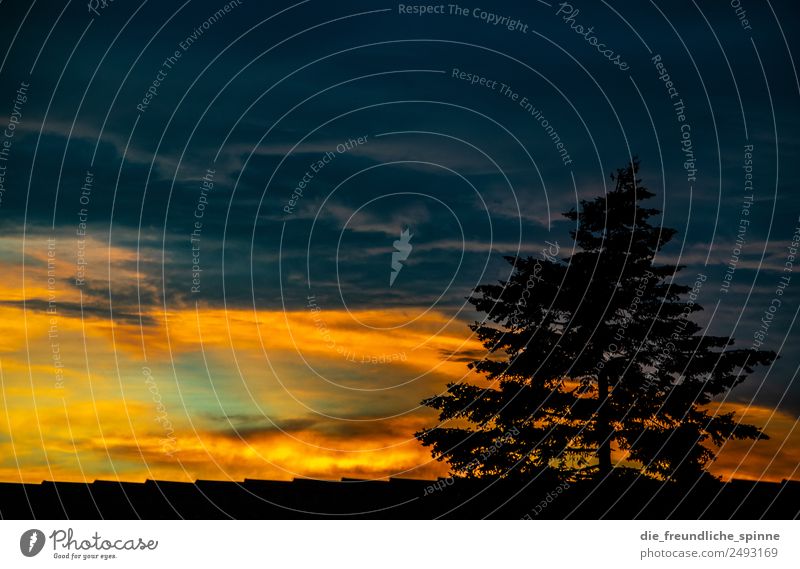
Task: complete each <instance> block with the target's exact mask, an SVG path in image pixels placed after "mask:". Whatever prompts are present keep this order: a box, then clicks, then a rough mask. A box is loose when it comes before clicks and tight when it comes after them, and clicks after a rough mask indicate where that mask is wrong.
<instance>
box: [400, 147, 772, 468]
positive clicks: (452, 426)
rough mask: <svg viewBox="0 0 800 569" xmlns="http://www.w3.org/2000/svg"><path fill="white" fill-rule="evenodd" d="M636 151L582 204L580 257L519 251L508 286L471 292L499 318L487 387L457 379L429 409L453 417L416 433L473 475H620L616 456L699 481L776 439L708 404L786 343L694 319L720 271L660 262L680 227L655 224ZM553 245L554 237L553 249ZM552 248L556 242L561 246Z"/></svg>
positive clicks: (488, 334)
mask: <svg viewBox="0 0 800 569" xmlns="http://www.w3.org/2000/svg"><path fill="white" fill-rule="evenodd" d="M638 169H639V164H638V161H636V160H634V161H633V162H631V164H630V165H629V166H628V167H626V168H623V169H619V170H617V173H616V175H612V176H611V179H612V181H613V182H614V184H615V187H614V189H613V190H612V191H610V192H608V193H607V194H606V195H605V196H601V197H597V198H595V199H594V200H592V201H586V200H584V201H582V202H581V211H580V212H578V211H575V210H574V209H573V210H571V211H569V212H567V213H565V214H564V215H565V216H566V217H567V218H568V219H570V220H572V221H574V222H575V230H573V231H571V232H570V235H571V237H572V238H573V240H574V241H575V252H574V254H572V256H571V257H568V258H564V259H557V258H555V257H554V256H552V255H549V254H547V253H544V254H542V255H540V256H539V257H527V258H521V257H518V258H517V257H507V260H508V261H509V262H510V263H511V264H512V265H513V267H514V270H513V272H512V275H511V277H510V278H509V279H508V281H507V282H500V283H499V284H489V285H482V286H479V287H477V288H476V289H475V291H474V293H473V294H472V296H471V297H470V299H469V301H470V302H471V303H472V304H473V305H474V306H475V308H476V309H477V310H478V311H479V312H482V313H485V314H486V317H485V319H484V321H482V322H475V323H474V324H472V325H471V326H470V328H471V329H472V330H473V331H474V332H475V334H476V336H477V337H478V338H479V339H480V341H481V342H482V343H483V344H484V346H485V347H486V349H487V353H486V355H485V356H484V357H483V358H482V359H480V360H477V361H474V362H472V363H471V364H469V365H470V367H471V368H473V369H474V370H476V371H477V372H478V373H480V374H482V375H484V376H485V378H486V379H487V380H488V381H489V383H488V384H487V385H485V386H478V385H473V384H470V383H450V384H448V386H447V391H446V392H444V393H443V394H441V395H437V396H434V397H431V398H428V399H426V400H424V401H423V404H424V405H427V406H429V407H432V408H433V409H436V410H438V411H439V419H440V423H441V424H440V425H439V426H438V427H436V428H432V429H427V430H423V431H421V432H418V433H416V436H417V438H418V439H419V440H420V441H421V442H422V444H423V445H425V446H430V447H431V448H432V454H433V456H434V457H435V458H437V459H438V460H446V461H448V462H449V464H450V467H451V469H452V471H453V473H454V474H456V475H458V476H463V477H478V478H481V477H501V476H502V477H510V476H523V477H524V476H530V475H531V474H532V473H534V472H539V471H541V470H542V469H545V468H551V469H552V468H554V469H556V471H557V472H559V473H560V474H561V475H563V476H569V477H575V476H582V475H592V474H598V473H599V474H600V475H606V474H608V473H609V472H610V471H611V469H612V451H615V453H614V456H615V457H616V458H617V459H618V460H619V459H622V460H621V461H620V462H621V463H622V464H624V465H626V466H627V467H633V468H638V469H639V470H641V471H642V472H643V473H644V474H646V475H649V476H654V477H657V478H661V479H672V480H691V479H696V477H697V476H699V475H700V474H701V473H702V472H703V471H704V469H705V467H706V466H707V465H708V463H709V462H710V461H711V460H712V459H713V456H714V453H713V452H712V449H711V448H709V443H711V445H719V444H721V443H722V442H723V441H725V440H726V439H729V438H734V439H759V438H767V437H766V435H765V434H763V433H762V432H761V431H760V430H759V429H758V428H756V427H754V426H752V425H744V424H739V423H738V420H737V418H736V417H735V416H734V414H733V413H728V414H715V413H713V412H709V410H708V409H707V406H708V404H709V403H711V402H712V400H713V398H715V397H717V396H720V395H722V394H725V393H726V392H727V391H728V390H730V389H731V388H733V387H734V386H736V385H737V384H739V383H740V382H742V381H743V380H744V379H745V378H746V377H747V374H750V373H752V372H753V367H754V366H756V365H762V364H768V363H770V362H772V361H773V359H774V358H775V354H774V353H773V352H767V351H761V350H754V349H734V348H733V347H731V346H732V345H733V339H732V338H727V337H719V336H709V335H706V334H704V333H702V330H701V328H700V326H698V325H697V324H696V323H695V322H693V321H692V320H691V315H692V313H694V312H696V311H698V310H702V308H701V307H700V306H699V305H698V304H696V303H695V299H696V298H697V296H698V295H699V292H700V290H701V288H702V285H703V283H704V281H705V280H706V277H705V276H704V275H702V274H701V275H697V276H696V277H695V279H694V287H690V286H685V285H680V284H677V283H675V282H672V279H673V277H674V276H675V274H676V273H677V272H679V271H680V270H681V269H682V268H683V267H682V266H678V265H670V264H654V262H653V259H654V257H655V255H656V254H657V252H658V251H660V250H661V248H662V247H663V246H664V245H665V244H666V243H667V242H668V241H670V239H672V237H673V236H674V235H675V233H676V231H675V230H674V229H669V228H663V227H654V226H653V225H651V224H650V223H649V219H650V218H651V217H653V216H654V215H657V214H659V213H660V212H659V210H656V209H650V208H645V207H642V206H641V205H640V202H641V201H642V200H645V199H648V198H651V197H653V195H654V194H653V193H651V192H649V191H648V190H647V189H646V188H643V187H642V186H641V185H640V182H641V181H640V180H638V179H637V178H636V176H637V173H638ZM551 248H552V247H551ZM551 253H552V251H551Z"/></svg>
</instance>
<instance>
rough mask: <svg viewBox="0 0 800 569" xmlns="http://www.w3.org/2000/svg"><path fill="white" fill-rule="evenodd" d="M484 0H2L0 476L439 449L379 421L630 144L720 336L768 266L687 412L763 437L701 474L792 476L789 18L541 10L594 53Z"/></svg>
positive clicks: (188, 475)
mask: <svg viewBox="0 0 800 569" xmlns="http://www.w3.org/2000/svg"><path fill="white" fill-rule="evenodd" d="M486 4H487V5H488V4H489V3H486ZM491 4H492V8H491V10H490V11H491V12H492V13H496V14H498V15H501V16H505V15H508V16H513V17H514V18H517V19H519V20H520V21H522V22H525V23H526V24H527V26H528V27H527V31H526V32H522V31H520V30H516V31H514V30H509V29H507V28H506V27H504V26H503V25H493V24H492V23H490V22H488V21H487V20H486V19H482V18H481V17H473V16H458V15H450V14H428V15H421V16H420V15H410V14H403V13H401V11H400V10H399V8H398V4H397V3H394V4H392V3H381V2H377V3H376V2H366V1H363V2H355V1H345V2H334V3H331V2H322V1H317V0H310V1H306V2H299V3H283V2H268V3H259V2H254V1H253V0H242V1H241V2H238V3H237V2H236V1H234V2H230V3H227V4H226V3H225V2H222V1H221V0H220V1H219V2H209V1H188V2H186V3H183V4H181V3H175V4H174V7H173V6H172V5H170V6H166V5H165V4H164V3H158V2H143V3H141V4H140V3H127V2H113V3H109V4H108V5H107V6H106V7H105V8H102V9H101V10H98V11H97V12H96V13H90V12H88V11H87V9H86V3H78V4H74V3H70V4H69V5H67V6H66V8H64V6H63V5H61V4H60V3H50V2H47V3H45V2H40V3H35V4H34V5H32V7H31V5H30V4H29V3H27V2H5V3H3V4H2V6H0V10H2V13H3V17H2V18H0V28H2V34H0V45H2V52H3V53H4V58H3V59H2V62H0V77H2V81H0V122H2V124H0V128H3V129H6V130H5V133H6V134H5V137H4V138H3V135H2V134H0V168H3V170H0V176H2V180H0V182H2V185H1V186H0V275H2V279H0V394H2V403H1V404H0V481H16V482H18V481H25V482H39V481H41V480H80V481H82V480H89V481H91V480H95V479H121V480H144V479H146V478H150V479H153V478H158V479H169V480H194V479H220V480H228V479H233V480H241V479H243V478H245V477H247V478H271V479H291V478H294V477H303V476H306V477H318V478H326V479H328V478H330V479H339V478H341V477H358V478H383V477H387V476H400V477H414V478H433V477H436V476H439V475H444V474H445V473H446V472H447V466H446V465H445V464H442V463H438V462H436V461H432V460H431V458H430V453H429V450H428V449H425V448H423V447H422V446H421V445H420V444H419V443H418V442H417V441H416V440H415V439H414V437H413V433H414V432H416V431H418V430H420V429H422V428H426V427H430V426H433V425H435V424H436V416H435V414H434V413H432V412H431V411H430V410H429V409H424V408H422V407H420V405H419V403H420V401H421V400H422V399H423V398H425V397H429V396H431V395H433V394H436V393H439V392H441V391H442V390H443V389H444V387H445V384H446V383H447V382H448V381H459V380H469V381H475V382H481V381H483V380H482V379H481V378H480V377H477V376H475V375H473V374H472V372H471V371H470V370H469V369H468V368H467V366H466V364H467V363H468V362H469V361H470V359H472V358H475V357H480V356H481V355H482V354H483V351H482V346H481V344H480V343H479V342H478V341H477V339H476V338H474V337H473V336H472V335H471V332H470V330H469V328H468V327H467V325H468V324H469V323H470V322H472V321H474V320H475V319H476V318H480V315H478V314H476V313H474V312H473V311H472V310H471V306H470V305H469V304H467V303H466V300H465V299H466V297H467V296H468V295H469V293H470V291H471V290H472V289H473V288H474V287H475V286H476V285H478V284H481V283H490V282H496V281H497V280H502V279H503V278H505V277H507V276H508V271H509V269H510V267H509V265H508V264H507V263H506V262H505V261H504V260H503V255H514V254H517V253H520V254H524V255H535V254H538V252H539V251H540V250H541V249H542V248H543V247H545V246H546V242H550V243H553V242H557V243H558V244H559V246H560V248H561V251H562V256H567V255H568V254H569V252H570V250H571V248H572V241H571V239H570V237H569V230H570V228H571V225H570V223H571V222H569V221H568V220H567V219H565V218H564V217H563V216H562V215H561V213H562V212H564V211H566V210H568V209H569V208H571V207H574V206H576V203H577V200H579V199H588V198H592V197H594V196H597V195H602V194H603V192H604V191H607V190H609V189H610V187H609V178H608V175H609V173H610V172H612V171H613V170H614V169H615V168H617V167H621V166H623V165H625V163H626V161H628V160H629V158H630V156H631V155H638V156H639V158H640V159H641V163H642V171H641V174H642V178H643V183H644V185H646V186H647V187H648V188H649V189H650V190H651V191H653V192H654V193H655V194H656V197H655V198H654V199H653V200H652V203H651V204H648V205H651V206H652V207H656V208H658V209H661V210H663V212H664V213H663V223H664V225H665V226H666V227H674V228H676V229H677V230H678V234H677V236H676V238H675V239H673V242H672V243H671V244H670V245H669V247H668V248H666V249H665V250H664V251H662V253H661V254H660V256H659V258H657V259H656V261H657V262H665V263H666V262H671V263H679V264H681V265H685V267H686V268H685V269H684V270H683V271H682V272H681V273H680V274H679V276H678V277H677V279H676V280H677V281H678V282H681V283H684V284H691V283H692V282H694V280H695V278H696V277H697V275H698V274H700V273H702V274H704V275H706V276H707V280H706V282H705V284H704V286H703V288H702V290H701V293H700V296H699V298H698V302H699V303H700V304H702V305H703V306H704V307H705V310H704V311H703V312H701V313H699V315H698V316H697V319H698V321H700V322H701V323H703V324H704V325H708V328H709V330H710V332H711V333H714V334H717V335H729V336H733V337H735V338H736V339H737V344H736V345H737V346H743V347H749V346H750V345H751V344H752V342H753V338H754V333H755V332H757V331H758V330H759V326H760V324H761V319H762V318H764V314H765V311H768V310H769V307H770V305H771V302H772V299H773V298H775V296H776V293H775V291H776V289H777V288H778V286H779V282H780V278H781V276H784V275H789V276H791V281H790V283H789V284H788V286H787V288H786V289H785V293H784V294H783V295H782V297H781V299H782V303H781V305H780V307H779V308H778V310H777V311H776V312H775V313H774V319H773V320H772V321H771V325H770V327H769V330H768V334H767V336H766V339H765V341H764V345H763V347H764V348H766V349H771V350H775V351H777V352H779V354H780V358H779V359H778V360H777V361H776V362H775V363H774V364H773V365H772V366H770V367H768V368H762V369H758V370H757V371H756V373H755V374H753V375H752V376H751V377H750V378H749V379H748V381H746V382H745V383H743V384H742V385H740V386H739V387H737V388H736V389H734V390H733V391H732V392H731V394H730V395H729V397H728V398H727V399H725V400H720V401H717V402H715V403H714V405H713V406H712V408H714V409H717V408H719V409H720V411H731V410H734V411H737V412H738V413H739V414H740V416H741V417H743V420H744V422H748V423H753V424H756V425H758V426H760V427H763V428H764V430H765V431H766V432H767V434H768V435H769V436H770V437H771V438H770V440H769V441H762V442H758V443H752V442H750V441H746V442H730V443H728V444H726V445H725V446H724V447H723V448H722V449H721V452H720V454H719V456H718V459H717V460H716V462H715V463H714V465H713V466H712V468H711V470H712V472H713V473H715V474H717V475H721V476H723V477H724V478H726V479H727V478H729V477H731V476H734V477H738V478H748V479H764V480H778V481H779V480H782V479H785V478H793V479H797V480H800V471H799V470H800V427H798V425H797V421H798V416H800V381H798V378H797V371H798V363H800V362H799V361H798V358H797V355H796V351H795V350H796V345H797V341H798V340H800V335H799V334H798V332H797V324H796V322H795V321H796V317H797V315H798V311H799V310H800V274H797V269H794V272H793V273H791V272H788V271H786V270H785V269H786V266H787V265H786V261H787V255H789V248H790V247H791V246H792V241H793V239H794V241H795V244H797V241H798V240H800V238H794V237H793V236H794V235H795V233H796V231H797V228H798V227H800V193H798V191H799V190H800V184H798V182H799V181H800V179H799V178H800V176H799V175H798V174H799V171H798V168H797V164H798V163H800V140H798V137H797V134H798V132H800V114H798V112H797V109H798V108H799V107H798V103H799V102H800V100H799V99H798V98H799V97H800V83H798V78H797V75H796V74H792V73H787V70H791V69H793V62H791V61H790V59H789V52H788V49H792V50H795V49H796V47H797V29H798V25H800V21H799V20H800V12H798V10H797V9H796V8H795V7H793V4H792V3H791V2H789V1H788V0H787V1H785V2H784V1H781V2H772V9H773V10H774V13H773V12H772V11H771V10H767V9H760V10H755V9H752V10H751V12H750V14H749V16H748V17H749V20H750V25H751V29H750V30H748V29H745V28H744V27H743V25H742V23H741V22H740V18H739V17H738V16H737V14H736V13H735V11H734V9H733V8H731V6H730V5H729V3H728V2H698V4H699V7H698V5H696V4H695V3H694V2H692V1H688V2H684V1H682V0H681V1H679V2H657V3H655V4H653V5H650V6H646V7H645V6H642V5H641V3H638V2H609V5H604V4H605V3H599V2H591V3H590V2H588V1H587V2H580V3H579V2H575V3H574V8H576V9H579V10H580V13H579V14H577V15H576V16H575V19H574V21H577V22H579V23H581V24H584V25H586V26H589V25H591V26H593V27H594V33H595V34H596V35H597V37H598V38H600V39H602V40H604V41H606V42H607V43H608V46H609V47H613V49H614V51H615V53H619V54H621V56H622V58H623V59H624V60H625V61H626V62H627V63H628V65H629V67H630V69H629V70H621V69H619V68H618V66H615V65H614V64H613V63H611V62H610V61H609V60H608V59H607V58H606V57H603V56H602V55H599V54H598V52H597V49H596V48H595V47H593V46H592V45H590V43H589V42H587V41H586V40H585V39H584V38H583V37H582V36H580V35H578V34H576V31H575V30H574V29H572V28H571V27H570V23H569V22H565V21H564V17H563V16H564V14H556V12H557V11H558V9H559V5H558V4H556V3H553V4H552V5H548V3H546V2H539V3H537V2H531V3H526V4H530V5H528V6H526V7H522V4H523V3H520V2H492V3H491ZM752 5H753V8H755V3H752ZM464 6H467V5H466V4H464ZM224 7H225V8H224ZM469 7H470V8H471V9H474V8H479V5H478V4H475V5H469ZM29 8H30V9H29ZM445 8H446V5H445ZM701 9H702V10H701ZM218 10H223V12H222V14H224V15H222V16H215V13H217V12H218ZM483 10H484V11H486V10H488V9H487V8H484V9H483ZM487 18H488V16H487ZM212 19H213V22H211V20H212ZM209 22H211V23H210V24H209ZM204 23H206V24H207V25H206V26H204ZM189 38H191V39H189ZM184 46H185V47H184ZM176 54H178V55H176ZM657 55H660V61H662V62H663V63H664V65H665V66H666V68H667V70H668V72H669V75H670V78H671V80H672V81H673V82H674V85H675V86H676V88H677V90H678V92H679V96H678V97H674V98H671V97H670V94H669V92H668V90H667V88H666V85H665V81H664V80H662V78H660V77H659V70H658V68H657V67H656V66H655V64H654V62H653V59H654V57H655V56H657ZM462 71H463V72H466V73H468V74H471V76H479V77H483V78H486V79H487V81H485V82H484V84H481V83H480V82H476V83H475V84H471V80H470V79H464V76H463V75H459V74H460V73H461V72H462ZM490 81H496V87H495V88H492V87H491V86H489V85H488V83H489V82H490ZM500 84H505V85H507V86H508V87H509V89H510V91H509V92H511V93H512V94H516V95H517V96H516V97H514V96H512V95H510V94H509V92H502V91H501V88H500V86H499V85H500ZM26 85H27V87H26ZM149 89H152V90H150V91H148V90H149ZM148 93H149V94H150V96H148ZM523 98H525V99H527V101H528V102H529V103H531V104H532V105H533V106H534V107H535V109H536V110H538V111H539V112H540V113H541V115H540V116H539V117H538V118H536V117H534V115H533V113H532V112H531V111H530V110H529V109H526V107H525V106H524V104H521V102H520V101H521V100H522V99H523ZM23 99H24V101H23ZM678 99H680V100H681V101H683V102H684V103H685V113H686V117H687V123H688V124H690V125H691V128H690V131H691V141H692V152H693V153H694V156H695V159H696V162H695V164H696V168H697V174H696V180H690V179H689V177H690V174H689V173H688V171H687V168H686V167H685V166H684V162H685V160H686V157H687V153H686V152H685V146H684V147H683V148H684V150H682V146H681V141H682V140H685V138H683V139H682V130H681V123H679V122H678V120H677V119H676V108H675V106H674V104H675V102H676V101H677V100H678ZM542 117H546V120H547V122H548V123H549V124H551V125H553V127H554V128H555V130H556V131H557V133H558V135H559V137H560V140H561V141H563V144H564V147H565V148H566V149H567V150H568V153H569V157H570V159H571V163H569V164H565V161H564V158H563V156H562V153H560V152H559V149H557V147H556V146H555V144H554V143H553V140H552V137H551V136H550V135H549V134H548V132H547V130H546V128H545V127H543V125H542V122H541V119H542ZM7 127H8V128H7ZM9 128H10V129H11V130H9ZM9 133H10V134H11V136H9V135H8V134H9ZM748 145H752V146H753V180H754V183H753V188H754V189H753V193H754V196H755V197H754V202H753V205H752V206H751V208H750V214H749V217H748V219H749V222H750V223H749V225H748V227H747V231H746V236H745V239H744V244H743V246H742V247H741V255H740V257H739V260H738V263H737V265H736V269H735V272H734V274H733V276H732V278H731V281H730V282H731V285H730V288H729V289H728V291H727V292H725V290H723V289H725V287H723V282H725V281H724V277H725V274H726V268H727V267H728V265H729V262H730V259H731V255H732V251H733V250H734V249H735V248H736V247H737V242H736V241H737V232H739V230H740V217H741V216H740V211H741V209H742V201H743V195H744V194H745V191H744V189H743V188H744V181H745V174H744V170H743V164H744V161H745V159H746V157H745V148H746V147H747V146H748ZM3 148H5V150H3ZM301 182H302V184H303V186H302V187H301V186H300V184H301ZM404 229H408V230H409V233H410V234H411V235H412V237H411V240H410V243H411V245H412V247H413V248H412V250H411V252H410V254H409V256H408V259H407V260H406V261H405V263H404V265H403V268H402V270H401V271H400V272H398V274H397V276H396V280H395V281H394V283H393V284H392V285H391V286H390V274H391V269H392V252H393V251H395V245H394V243H395V241H397V240H399V239H400V235H401V231H403V230H404ZM798 267H800V262H799V263H798ZM198 269H199V270H198ZM617 458H618V459H619V460H623V459H624V457H623V456H620V455H618V456H617Z"/></svg>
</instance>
